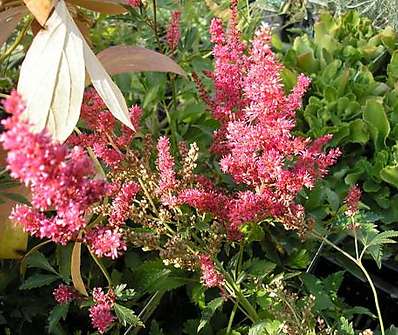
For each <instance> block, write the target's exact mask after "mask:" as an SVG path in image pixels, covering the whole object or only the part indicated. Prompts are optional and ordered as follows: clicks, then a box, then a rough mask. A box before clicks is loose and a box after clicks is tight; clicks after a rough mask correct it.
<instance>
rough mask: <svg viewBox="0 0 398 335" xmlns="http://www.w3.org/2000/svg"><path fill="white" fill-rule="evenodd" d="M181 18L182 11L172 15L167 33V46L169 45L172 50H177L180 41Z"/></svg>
mask: <svg viewBox="0 0 398 335" xmlns="http://www.w3.org/2000/svg"><path fill="white" fill-rule="evenodd" d="M180 18H181V12H180V11H174V12H172V13H171V19H170V23H169V26H168V28H167V33H166V39H167V44H168V45H169V48H170V50H175V49H176V48H177V46H178V42H179V41H180V37H181V32H180Z"/></svg>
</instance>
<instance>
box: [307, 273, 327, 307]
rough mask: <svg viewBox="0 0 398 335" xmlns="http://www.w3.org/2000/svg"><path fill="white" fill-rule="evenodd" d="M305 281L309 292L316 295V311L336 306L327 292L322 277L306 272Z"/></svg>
mask: <svg viewBox="0 0 398 335" xmlns="http://www.w3.org/2000/svg"><path fill="white" fill-rule="evenodd" d="M303 282H304V286H305V287H306V288H307V290H308V291H309V293H311V294H312V295H313V296H314V297H315V306H314V308H315V310H316V311H323V310H327V309H333V308H334V304H333V302H332V300H331V298H330V296H329V294H328V293H327V292H326V290H325V288H324V286H323V281H322V280H321V279H319V278H317V277H315V276H314V275H311V274H309V273H305V274H304V276H303Z"/></svg>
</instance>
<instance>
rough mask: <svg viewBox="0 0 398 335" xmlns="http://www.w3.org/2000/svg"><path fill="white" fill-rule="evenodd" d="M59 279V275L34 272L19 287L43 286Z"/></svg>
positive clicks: (22, 288)
mask: <svg viewBox="0 0 398 335" xmlns="http://www.w3.org/2000/svg"><path fill="white" fill-rule="evenodd" d="M57 279H59V276H57V275H47V274H46V275H43V274H34V275H33V276H30V277H29V278H28V279H26V280H25V281H24V282H23V283H22V285H21V286H20V287H19V289H20V290H30V289H32V288H37V287H42V286H45V285H49V284H51V283H53V282H55V281H56V280H57Z"/></svg>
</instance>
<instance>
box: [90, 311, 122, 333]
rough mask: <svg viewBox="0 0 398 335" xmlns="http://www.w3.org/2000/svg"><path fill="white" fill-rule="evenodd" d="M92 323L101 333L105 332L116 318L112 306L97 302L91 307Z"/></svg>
mask: <svg viewBox="0 0 398 335" xmlns="http://www.w3.org/2000/svg"><path fill="white" fill-rule="evenodd" d="M89 312H90V318H91V324H92V326H93V328H95V329H97V330H98V332H99V333H100V334H104V333H105V332H106V331H107V330H108V328H109V327H110V326H111V325H112V323H113V322H114V321H115V320H116V318H115V316H114V315H113V314H112V308H111V307H110V306H108V305H103V304H97V305H94V306H91V307H90V309H89Z"/></svg>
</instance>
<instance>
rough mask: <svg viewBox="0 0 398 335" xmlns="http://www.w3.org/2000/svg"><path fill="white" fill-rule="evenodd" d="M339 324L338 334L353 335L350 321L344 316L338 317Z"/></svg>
mask: <svg viewBox="0 0 398 335" xmlns="http://www.w3.org/2000/svg"><path fill="white" fill-rule="evenodd" d="M339 321H340V324H339V325H338V334H339V335H355V332H354V329H353V328H352V323H350V322H349V321H348V320H347V319H346V318H345V317H344V316H342V317H341V318H340V320H339Z"/></svg>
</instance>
